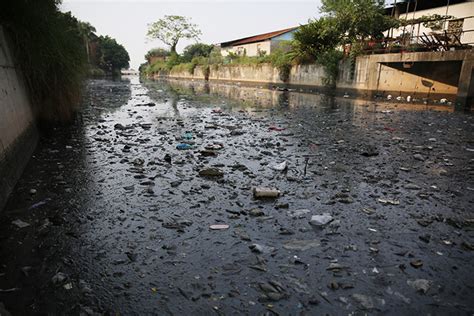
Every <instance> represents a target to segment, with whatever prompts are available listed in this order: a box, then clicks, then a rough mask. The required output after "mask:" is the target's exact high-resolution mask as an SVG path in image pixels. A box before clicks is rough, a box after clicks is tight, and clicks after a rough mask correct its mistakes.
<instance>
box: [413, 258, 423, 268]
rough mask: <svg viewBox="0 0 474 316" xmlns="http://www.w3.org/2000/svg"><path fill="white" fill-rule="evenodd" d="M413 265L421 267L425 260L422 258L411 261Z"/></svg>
mask: <svg viewBox="0 0 474 316" xmlns="http://www.w3.org/2000/svg"><path fill="white" fill-rule="evenodd" d="M410 264H411V266H412V267H413V268H415V269H418V268H421V267H422V266H423V261H421V260H413V261H411V262H410Z"/></svg>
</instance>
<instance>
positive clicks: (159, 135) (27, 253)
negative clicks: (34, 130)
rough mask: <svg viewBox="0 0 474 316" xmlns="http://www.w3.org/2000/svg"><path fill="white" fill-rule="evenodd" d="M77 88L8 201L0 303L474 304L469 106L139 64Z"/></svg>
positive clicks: (180, 307) (0, 234)
mask: <svg viewBox="0 0 474 316" xmlns="http://www.w3.org/2000/svg"><path fill="white" fill-rule="evenodd" d="M84 103H85V104H84V107H83V108H82V115H81V117H80V118H79V119H78V120H77V122H76V123H75V124H74V126H71V127H57V128H55V129H52V130H50V131H49V132H48V135H45V136H44V137H43V138H42V139H41V141H40V144H39V146H38V148H37V150H36V152H35V153H34V156H33V157H32V158H31V160H30V162H29V165H28V167H27V168H26V170H25V172H24V174H23V176H22V178H21V180H20V181H19V183H18V185H17V186H16V188H15V190H14V192H13V194H12V195H11V197H10V200H9V202H8V204H7V206H6V208H5V210H4V212H3V214H2V220H1V224H0V238H1V240H0V302H1V303H3V306H4V307H1V308H0V311H1V310H2V309H3V308H4V309H6V310H8V311H9V312H10V313H11V314H12V315H25V314H65V315H79V314H82V315H93V314H109V315H118V314H120V315H150V314H158V315H168V314H183V313H184V315H190V314H206V315H209V314H214V313H215V314H222V315H227V314H252V315H253V314H265V315H272V314H276V315H289V314H291V315H296V314H307V315H311V314H312V315H315V314H323V313H328V314H349V313H356V314H364V313H369V314H379V313H384V314H385V313H388V314H415V313H419V312H422V313H424V314H427V313H431V314H472V313H473V312H474V301H473V300H472V298H473V296H472V292H473V284H474V273H473V272H472V269H473V268H472V267H473V264H474V257H473V250H474V216H473V214H472V210H473V208H472V207H473V201H474V180H473V174H474V126H473V125H474V120H473V116H472V115H471V114H470V113H456V112H452V111H450V108H447V107H446V108H444V107H439V108H435V107H427V106H421V107H420V106H416V105H407V104H404V105H397V104H395V103H387V104H375V103H374V102H371V101H360V100H359V101H357V100H350V99H344V98H341V99H339V98H331V97H327V96H324V95H318V94H303V93H297V92H288V91H274V90H266V89H258V88H256V87H240V86H238V85H224V84H210V85H205V84H203V83H184V82H168V83H166V82H160V81H157V82H144V83H140V82H139V81H138V79H137V78H131V79H124V80H122V81H105V80H102V81H101V80H95V81H89V83H88V85H87V91H86V96H85V101H84ZM0 306H1V305H0ZM2 315H3V314H2Z"/></svg>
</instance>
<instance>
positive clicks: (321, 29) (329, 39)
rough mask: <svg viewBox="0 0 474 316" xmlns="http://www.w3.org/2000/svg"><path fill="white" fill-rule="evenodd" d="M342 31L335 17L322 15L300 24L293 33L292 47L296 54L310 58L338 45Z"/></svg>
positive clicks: (303, 57)
mask: <svg viewBox="0 0 474 316" xmlns="http://www.w3.org/2000/svg"><path fill="white" fill-rule="evenodd" d="M341 38H342V32H341V30H340V29H339V28H338V26H337V23H336V21H335V19H333V18H328V17H322V18H320V19H318V20H311V21H309V23H308V24H305V25H302V26H300V27H299V28H298V30H297V31H296V32H295V33H294V43H293V47H294V50H295V53H296V55H297V56H299V57H300V58H302V59H308V58H309V59H311V58H312V57H316V56H317V55H318V54H320V53H322V52H326V51H329V50H333V49H335V48H336V46H338V45H339V43H340V42H341Z"/></svg>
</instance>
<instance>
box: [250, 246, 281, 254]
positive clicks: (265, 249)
mask: <svg viewBox="0 0 474 316" xmlns="http://www.w3.org/2000/svg"><path fill="white" fill-rule="evenodd" d="M249 248H250V250H252V251H253V252H256V253H272V252H274V251H275V248H274V247H270V246H265V245H260V244H251V245H250V246H249Z"/></svg>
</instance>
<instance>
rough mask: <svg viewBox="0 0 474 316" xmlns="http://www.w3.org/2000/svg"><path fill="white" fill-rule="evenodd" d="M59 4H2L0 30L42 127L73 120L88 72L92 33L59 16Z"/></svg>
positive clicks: (19, 0)
mask: <svg viewBox="0 0 474 316" xmlns="http://www.w3.org/2000/svg"><path fill="white" fill-rule="evenodd" d="M59 4H60V1H58V0H42V1H28V0H15V1H2V2H1V4H0V25H1V26H2V27H3V28H4V30H5V32H6V33H7V35H8V38H9V39H10V41H11V47H12V49H13V54H14V57H15V62H16V64H17V65H18V67H19V68H20V69H21V72H22V74H23V77H24V79H25V82H26V85H27V88H28V92H29V95H30V100H31V103H32V104H33V106H34V109H35V113H36V115H37V118H38V120H39V121H40V122H41V121H42V122H68V121H71V120H72V119H73V117H74V113H75V110H76V109H77V106H78V105H79V102H80V99H81V92H82V87H83V80H84V79H85V77H86V76H87V73H88V70H89V68H90V63H89V62H88V59H89V58H88V57H89V56H88V55H89V53H90V52H89V45H88V44H89V37H90V36H91V34H93V31H95V29H93V27H92V26H91V25H90V24H88V23H84V22H81V21H79V20H78V19H76V18H75V17H73V16H72V15H71V13H70V12H68V13H62V12H60V10H59V8H58V6H59ZM127 58H128V54H127ZM127 64H128V60H127Z"/></svg>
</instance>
